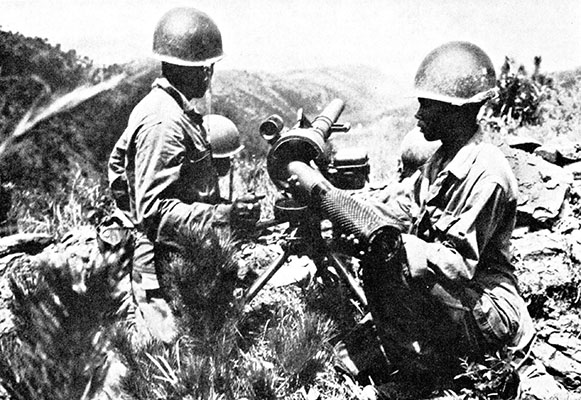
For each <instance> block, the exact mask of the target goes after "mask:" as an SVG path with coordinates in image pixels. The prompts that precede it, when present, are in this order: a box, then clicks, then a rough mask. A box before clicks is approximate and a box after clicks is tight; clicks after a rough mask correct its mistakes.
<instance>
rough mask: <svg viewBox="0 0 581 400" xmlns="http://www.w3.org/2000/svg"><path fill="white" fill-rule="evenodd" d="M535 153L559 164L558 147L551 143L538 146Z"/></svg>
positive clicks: (552, 162)
mask: <svg viewBox="0 0 581 400" xmlns="http://www.w3.org/2000/svg"><path fill="white" fill-rule="evenodd" d="M534 154H535V155H536V156H539V157H541V158H542V159H543V160H545V161H548V162H550V163H551V164H557V161H558V160H559V157H560V154H559V150H558V149H557V147H556V146H555V145H554V144H550V143H549V144H545V145H543V146H541V147H538V148H536V149H535V151H534Z"/></svg>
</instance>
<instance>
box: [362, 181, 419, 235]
mask: <svg viewBox="0 0 581 400" xmlns="http://www.w3.org/2000/svg"><path fill="white" fill-rule="evenodd" d="M419 177H420V173H419V172H417V173H416V174H414V175H412V176H411V177H409V178H406V179H404V180H403V181H402V182H398V183H396V184H393V185H390V186H388V187H386V188H385V189H383V190H381V191H380V192H379V193H377V194H375V195H374V196H373V197H371V198H370V199H369V204H371V205H372V206H373V208H374V209H375V210H376V211H377V212H378V213H379V214H380V215H381V216H383V217H385V218H387V219H389V220H391V221H397V223H398V225H399V227H400V230H401V231H402V232H409V230H410V228H411V226H412V225H413V223H414V221H415V219H416V217H417V214H418V212H419V205H418V204H417V202H416V200H415V198H414V192H415V190H414V188H415V186H416V185H417V184H419V183H418V181H419Z"/></svg>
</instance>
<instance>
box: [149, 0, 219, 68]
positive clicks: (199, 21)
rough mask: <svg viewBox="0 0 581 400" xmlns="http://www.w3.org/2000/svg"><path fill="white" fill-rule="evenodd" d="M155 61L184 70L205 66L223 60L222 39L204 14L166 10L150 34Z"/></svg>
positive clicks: (192, 10) (180, 8)
mask: <svg viewBox="0 0 581 400" xmlns="http://www.w3.org/2000/svg"><path fill="white" fill-rule="evenodd" d="M153 53H154V55H155V57H156V58H157V59H158V60H160V61H164V62H167V63H170V64H175V65H182V66H186V67H196V66H205V65H210V64H213V63H215V62H216V61H218V60H220V59H221V58H222V57H223V55H224V54H223V52H222V35H221V34H220V30H219V29H218V26H217V25H216V24H215V23H214V21H212V19H211V18H210V17H209V16H208V15H206V14H205V13H203V12H201V11H199V10H196V9H195V8H189V7H178V8H173V9H171V10H169V11H168V12H167V13H165V14H164V15H163V17H161V19H160V20H159V22H158V23H157V26H156V28H155V32H154V34H153Z"/></svg>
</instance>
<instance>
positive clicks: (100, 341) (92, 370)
mask: <svg viewBox="0 0 581 400" xmlns="http://www.w3.org/2000/svg"><path fill="white" fill-rule="evenodd" d="M71 240H72V241H74V240H75V238H71ZM93 241H94V238H93ZM81 250H82V249H81V248H76V249H75V251H81ZM131 257H132V253H131V246H129V245H127V246H123V245H122V246H120V247H118V248H115V249H110V250H108V251H106V252H105V253H104V254H103V255H102V256H101V255H97V254H92V256H89V255H86V259H85V264H84V265H82V266H81V268H82V269H83V273H82V274H80V275H79V274H78V273H77V272H79V271H78V270H77V269H76V268H77V267H79V266H74V265H72V264H71V263H70V260H71V259H70V258H68V257H66V256H64V255H63V254H55V255H54V256H53V257H52V258H48V259H45V260H43V259H41V260H40V261H38V263H37V264H33V265H32V266H29V267H26V264H23V265H21V266H20V267H19V268H16V269H14V270H13V272H12V275H11V277H10V286H11V290H12V293H13V296H14V299H13V301H12V302H11V304H10V306H11V311H12V313H13V315H14V320H15V326H16V329H15V332H13V333H12V334H10V335H6V336H3V337H1V338H0V347H1V349H2V351H1V353H0V381H1V382H2V385H3V387H4V388H5V389H6V391H7V392H8V393H9V394H10V396H11V398H13V399H15V400H16V399H18V400H24V399H26V400H32V399H52V400H56V399H62V400H65V399H67V400H68V399H81V398H83V399H87V398H91V396H93V395H94V394H96V393H97V392H98V391H99V390H101V389H102V386H103V383H104V381H105V378H106V375H107V369H108V355H109V351H110V350H111V346H110V341H109V336H110V330H111V328H112V326H113V324H114V323H115V322H116V321H117V320H118V319H119V314H121V313H123V312H124V311H123V310H124V307H125V304H126V302H125V296H126V295H127V292H126V291H124V290H122V288H121V286H120V281H121V279H120V278H121V276H122V275H123V274H124V273H126V271H127V265H128V262H129V260H130V259H131ZM86 260H89V261H86Z"/></svg>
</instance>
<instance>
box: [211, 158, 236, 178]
mask: <svg viewBox="0 0 581 400" xmlns="http://www.w3.org/2000/svg"><path fill="white" fill-rule="evenodd" d="M231 165H232V161H231V160H230V157H223V158H214V168H216V172H217V173H218V176H226V175H228V172H230V167H231Z"/></svg>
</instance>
